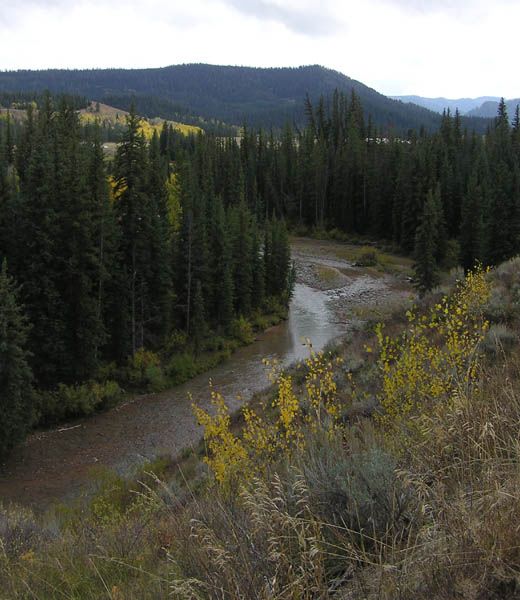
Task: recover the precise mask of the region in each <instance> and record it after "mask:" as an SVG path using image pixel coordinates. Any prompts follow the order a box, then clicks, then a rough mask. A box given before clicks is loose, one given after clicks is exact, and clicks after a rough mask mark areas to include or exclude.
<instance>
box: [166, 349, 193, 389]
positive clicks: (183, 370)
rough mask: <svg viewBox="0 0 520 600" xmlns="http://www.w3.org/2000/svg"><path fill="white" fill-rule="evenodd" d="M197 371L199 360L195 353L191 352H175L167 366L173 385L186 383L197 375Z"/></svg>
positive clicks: (167, 372)
mask: <svg viewBox="0 0 520 600" xmlns="http://www.w3.org/2000/svg"><path fill="white" fill-rule="evenodd" d="M197 373H198V369H197V361H196V359H195V357H194V356H193V354H190V353H189V352H183V353H182V354H174V355H173V356H172V357H171V358H170V361H169V362H168V366H167V367H166V374H167V375H168V377H169V378H170V381H171V383H172V385H179V384H180V383H184V382H185V381H188V379H191V378H192V377H195V375H197Z"/></svg>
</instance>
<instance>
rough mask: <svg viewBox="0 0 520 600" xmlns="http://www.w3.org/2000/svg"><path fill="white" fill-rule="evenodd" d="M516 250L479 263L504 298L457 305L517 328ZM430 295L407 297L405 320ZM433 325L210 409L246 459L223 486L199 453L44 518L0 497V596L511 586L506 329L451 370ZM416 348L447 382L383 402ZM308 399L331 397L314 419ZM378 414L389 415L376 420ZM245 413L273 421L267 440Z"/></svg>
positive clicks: (385, 597) (111, 482) (474, 316)
mask: <svg viewBox="0 0 520 600" xmlns="http://www.w3.org/2000/svg"><path fill="white" fill-rule="evenodd" d="M512 264H514V263H512ZM518 266H519V265H518V263H516V264H514V266H511V264H507V265H504V266H503V267H501V268H500V269H498V270H497V271H496V272H495V273H492V274H491V275H489V276H486V281H487V282H490V283H491V286H492V290H491V291H492V292H493V290H494V289H497V288H498V289H500V290H501V293H500V297H501V298H502V301H503V302H504V304H505V305H506V307H507V310H502V311H501V310H497V309H498V308H499V307H498V306H497V303H498V300H497V298H498V296H497V295H496V294H494V293H491V294H490V296H489V299H486V298H487V296H486V295H485V294H484V295H482V298H484V299H485V302H484V304H483V306H482V310H480V309H479V311H475V306H474V305H472V309H471V310H472V313H471V318H469V319H467V323H468V324H471V327H472V328H473V327H475V326H476V328H475V329H474V330H479V329H478V328H479V327H480V326H481V325H482V323H484V322H485V321H487V320H488V319H491V321H492V326H491V330H493V328H495V330H496V328H497V327H501V328H504V327H507V328H510V329H511V330H513V331H514V330H515V329H516V328H517V327H518V323H519V321H520V310H517V309H516V308H515V307H516V299H517V294H518V290H517V286H518V284H519V282H520V270H519V269H518V268H517V267H518ZM482 282H483V280H480V283H482ZM466 285H467V284H466ZM479 285H480V284H479ZM486 285H487V284H486ZM479 289H480V288H479ZM518 289H520V288H518ZM482 290H484V288H482V289H480V292H479V294H480V293H481V292H482ZM484 291H485V290H484ZM437 304H439V301H438V298H435V299H433V300H432V299H430V300H427V305H428V306H430V307H432V306H433V307H434V309H435V305H437ZM440 306H442V307H444V306H446V305H445V304H443V303H442V302H441V303H440ZM450 306H452V305H450ZM428 310H430V309H429V308H427V309H425V310H424V311H423V312H421V309H419V311H418V313H417V319H419V318H422V315H426V314H427V312H428ZM425 311H426V312H425ZM493 312H494V313H495V314H500V315H501V316H500V317H499V318H494V317H492V316H491V313H493ZM504 315H505V316H504ZM450 318H451V317H450ZM450 318H448V320H447V321H444V325H445V324H446V323H450V322H451V321H450V320H449V319H450ZM414 322H416V321H414ZM424 322H427V323H431V320H427V321H424ZM398 327H399V328H400V329H401V330H402V329H403V327H404V328H405V329H407V328H408V330H409V328H410V323H409V321H408V320H406V319H405V320H403V319H402V317H399V318H397V319H396V321H395V323H393V324H389V327H388V328H387V330H388V331H394V330H395V329H396V328H398ZM439 327H441V325H439ZM442 327H443V326H442ZM442 327H441V328H440V329H435V328H434V327H426V328H425V329H424V330H421V331H424V332H425V338H424V339H423V338H421V344H419V345H417V337H414V336H413V335H408V336H406V335H404V336H401V337H400V338H399V344H400V345H398V346H397V347H394V350H395V353H394V355H393V356H392V359H391V360H390V361H387V360H386V359H384V360H383V362H381V357H378V356H377V352H376V351H375V347H374V348H373V351H372V352H371V353H369V354H366V356H365V363H366V364H365V365H364V367H362V368H361V369H360V370H359V372H358V371H356V373H355V375H354V377H353V378H352V374H349V373H348V372H347V373H346V370H345V366H344V363H342V362H341V361H338V360H336V359H335V360H334V361H332V362H330V363H329V364H327V363H322V362H319V361H318V362H316V361H315V362H314V363H311V364H310V365H308V370H307V372H306V373H304V374H303V375H302V376H301V377H296V376H295V377H293V378H292V379H288V377H287V376H285V375H283V374H279V375H278V376H277V378H276V380H275V383H276V384H277V385H276V386H275V390H274V392H273V394H274V395H273V396H271V397H270V398H269V400H268V401H267V400H265V401H264V411H263V412H262V413H261V414H258V415H257V416H258V419H256V418H255V419H253V421H249V422H250V423H252V425H248V420H247V419H245V420H243V421H242V423H243V427H244V430H243V432H242V434H241V432H240V428H239V427H237V422H236V421H234V420H231V419H230V420H226V419H224V420H223V423H224V422H225V424H226V427H234V429H233V430H231V429H230V430H229V431H228V433H229V435H230V436H231V435H232V436H233V439H234V440H237V443H240V444H241V447H242V448H243V450H244V454H243V455H244V456H245V457H247V460H246V461H245V462H240V465H241V466H240V468H242V469H243V470H244V473H243V475H244V476H241V473H240V469H237V470H233V484H232V485H227V484H229V481H228V480H226V479H221V481H222V483H219V480H218V479H216V478H215V476H214V474H212V472H211V468H212V465H215V464H216V463H215V458H216V457H215V456H212V455H209V456H208V458H209V460H208V461H207V463H208V464H207V466H205V465H204V464H203V463H199V464H198V465H197V466H196V467H194V466H193V464H192V463H193V460H194V455H193V454H192V455H191V456H190V459H189V460H190V461H192V462H190V463H189V477H188V470H187V469H188V463H184V466H183V462H182V461H180V462H179V463H178V466H179V469H180V470H179V473H178V474H177V477H176V478H175V480H173V479H172V478H171V477H170V478H168V477H165V476H161V478H159V477H156V476H153V475H145V474H143V475H142V477H140V478H139V480H140V483H139V482H135V483H134V484H131V483H128V482H123V481H122V480H120V479H119V478H117V477H116V476H110V477H106V478H104V480H103V482H102V484H101V485H100V486H99V490H98V493H97V494H96V496H95V498H94V499H93V500H92V501H91V503H90V504H89V505H87V506H81V507H77V508H75V509H70V508H68V509H62V510H61V511H58V512H57V514H56V515H55V516H54V518H53V519H52V520H49V517H47V521H46V522H42V519H39V518H35V517H34V515H33V514H32V513H30V512H28V511H23V510H20V509H16V508H14V507H4V508H3V509H0V539H1V543H0V597H1V598H4V597H5V598H53V599H54V598H56V599H58V598H69V599H88V600H90V599H94V598H95V599H98V598H111V599H113V600H122V599H125V600H126V599H138V598H139V599H140V598H144V599H147V598H177V599H183V600H184V599H185V600H188V599H190V600H191V599H202V598H204V599H205V598H208V599H215V600H216V599H219V600H220V599H226V600H227V599H229V600H239V599H240V600H242V599H252V600H257V599H258V600H289V599H290V600H296V599H304V600H307V599H308V600H311V599H328V598H334V599H345V600H347V599H349V600H357V599H359V600H361V599H363V600H391V599H392V600H393V599H400V600H426V599H435V600H456V599H460V598H463V599H468V600H469V599H471V600H485V599H495V598H496V599H515V598H520V436H519V432H520V348H519V345H518V340H517V338H516V337H515V338H514V339H513V340H512V341H511V343H510V344H509V345H508V346H507V348H501V347H500V348H499V349H498V350H497V351H494V352H492V353H490V352H489V351H487V349H486V341H485V340H484V341H483V342H482V340H481V338H482V336H480V335H479V336H478V340H477V339H476V338H472V339H471V344H470V345H471V347H472V356H471V357H466V358H467V359H468V360H467V361H462V362H460V361H457V362H456V366H457V368H460V369H461V373H455V372H454V371H453V368H454V367H453V365H454V363H453V361H451V362H450V360H441V359H440V358H439V356H441V358H443V357H445V356H446V353H447V352H448V350H449V348H448V349H447V348H446V346H449V344H452V343H453V339H452V338H451V337H450V336H447V337H446V336H443V335H441V333H442V331H445V329H442ZM479 331H482V330H479ZM458 332H459V333H458V335H463V333H464V332H463V331H462V330H458ZM367 336H368V334H367ZM407 340H408V341H407ZM410 340H411V341H410ZM479 340H480V343H479ZM373 341H374V340H373V337H372V338H371V339H370V338H369V337H367V344H368V343H370V344H373ZM412 342H413V343H412ZM358 343H359V340H358ZM407 344H408V345H407ZM475 344H476V345H477V347H476V348H473V346H474V345H475ZM482 344H483V345H482ZM458 347H459V346H454V348H455V350H456V349H457V348H458ZM468 347H469V346H468ZM414 348H419V350H414ZM485 350H486V351H485ZM347 351H348V349H347ZM414 351H416V352H419V351H420V352H421V354H420V359H421V360H420V364H421V365H422V366H423V367H424V366H425V361H427V360H428V357H432V360H433V361H434V365H435V369H436V371H435V377H440V376H441V375H442V369H443V368H446V369H448V370H449V371H450V372H449V373H448V372H446V376H447V377H448V375H449V382H450V383H449V385H446V386H441V387H437V386H434V388H432V389H433V391H432V390H430V392H431V393H430V392H428V388H427V387H424V386H422V387H420V386H419V388H418V389H419V390H420V393H421V398H420V402H419V401H417V402H414V403H413V404H412V406H411V407H407V408H406V411H402V410H393V408H396V407H395V406H394V405H395V403H399V402H400V401H403V400H402V399H403V398H404V399H406V398H408V396H409V394H408V392H409V389H408V388H407V390H403V391H404V392H406V393H403V394H399V393H398V391H399V390H397V389H396V388H395V387H392V386H390V387H388V386H385V378H388V377H392V376H393V375H394V369H399V368H400V365H402V364H403V363H402V362H400V357H402V356H406V353H407V352H414ZM439 353H440V354H439ZM448 358H449V357H448ZM346 359H347V360H346V361H345V363H348V356H347V357H346ZM407 360H408V359H407ZM405 363H406V361H405ZM385 364H386V365H387V368H386V369H385V368H383V369H377V368H376V366H377V365H379V366H384V365H385ZM406 364H407V363H406ZM463 368H466V369H471V377H467V376H464V374H463ZM400 376H401V375H400ZM320 378H321V379H320ZM344 378H346V382H343V383H342V382H341V381H340V380H342V379H344ZM404 381H405V383H407V382H408V383H410V381H412V380H408V379H404ZM288 382H290V387H289V384H288ZM408 383H407V385H408ZM412 383H413V385H414V386H415V385H416V384H417V382H416V381H415V380H413V381H412ZM366 389H368V390H369V391H370V398H371V399H372V401H373V398H374V397H377V398H379V400H380V403H379V405H378V406H376V412H379V414H380V415H381V416H383V412H382V411H383V410H384V409H385V406H389V407H390V408H391V409H392V410H388V409H387V410H386V413H385V415H384V416H385V418H384V419H382V418H376V419H374V418H366V417H364V416H363V415H362V413H361V411H357V412H352V411H351V412H349V407H351V406H352V403H353V402H354V400H355V398H356V397H357V398H362V397H363V394H364V390H366ZM388 389H389V390H391V394H390V396H387V397H385V390H388ZM331 400H333V403H332V404H331V403H330V402H331ZM390 401H391V403H394V404H391V403H390V404H389V402H390ZM320 402H329V406H332V407H334V410H333V411H332V412H331V414H330V415H328V416H327V417H326V418H323V414H324V413H323V406H322V405H320ZM260 404H261V403H260ZM336 406H338V410H336V408H335V407H336ZM397 408H398V407H397ZM257 409H258V407H257ZM287 411H289V412H287ZM343 414H348V415H349V416H348V417H347V418H343V417H342V415H343ZM393 415H394V418H395V419H396V421H395V423H394V425H396V426H393V427H389V426H388V425H389V423H388V420H389V419H392V418H393V417H392V416H393ZM395 415H398V417H399V418H397V417H395ZM249 416H250V419H251V418H252V416H251V413H250V414H249ZM289 417H290V418H289ZM208 418H210V416H209V415H208ZM403 418H405V419H406V423H405V425H406V426H403ZM248 426H249V427H250V428H251V427H253V426H254V427H253V429H249V430H248ZM259 427H260V428H261V427H265V428H266V431H268V433H269V435H270V436H271V437H269V438H268V440H269V443H270V446H269V448H272V450H270V451H269V453H268V454H267V455H266V454H265V453H262V452H263V450H262V449H263V448H264V447H263V446H262V447H260V446H258V443H259V441H261V440H262V439H266V438H262V437H261V436H260V433H261V430H260V429H258V428H259ZM248 431H249V432H250V433H251V432H254V433H255V435H256V437H255V436H253V437H250V438H248V437H247V432H248ZM287 432H289V434H290V435H289V437H287V435H286V434H287ZM244 434H246V435H245V437H244ZM219 439H220V438H219ZM288 439H290V440H292V441H291V443H289V442H288V441H287V440H288ZM248 440H249V441H248ZM251 440H253V441H254V443H253V445H252V446H251V445H250V444H251V443H252V442H251ZM255 440H256V441H255ZM248 444H249V445H248ZM255 444H256V445H255ZM215 448H217V449H218V444H217V446H215ZM259 450H262V452H260V451H259ZM223 456H225V454H223V455H221V456H220V459H222V457H223ZM265 456H268V457H269V460H264V459H265ZM217 458H218V457H217ZM244 460H245V459H244ZM255 461H260V463H261V464H256V465H255V464H254V463H255ZM245 469H247V472H245ZM161 471H162V472H164V468H163V467H161ZM224 481H226V482H227V484H226V485H223V482H224Z"/></svg>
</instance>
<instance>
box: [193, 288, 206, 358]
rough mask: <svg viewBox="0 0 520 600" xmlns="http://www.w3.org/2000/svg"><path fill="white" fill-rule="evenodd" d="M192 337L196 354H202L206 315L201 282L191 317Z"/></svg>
mask: <svg viewBox="0 0 520 600" xmlns="http://www.w3.org/2000/svg"><path fill="white" fill-rule="evenodd" d="M191 319H192V320H191V327H190V331H191V337H192V339H193V346H194V349H195V354H196V355H198V354H200V352H201V350H202V343H203V341H204V337H205V335H206V314H205V310H204V296H203V295H202V284H201V283H200V281H198V280H197V281H196V283H195V294H194V297H193V312H192V317H191Z"/></svg>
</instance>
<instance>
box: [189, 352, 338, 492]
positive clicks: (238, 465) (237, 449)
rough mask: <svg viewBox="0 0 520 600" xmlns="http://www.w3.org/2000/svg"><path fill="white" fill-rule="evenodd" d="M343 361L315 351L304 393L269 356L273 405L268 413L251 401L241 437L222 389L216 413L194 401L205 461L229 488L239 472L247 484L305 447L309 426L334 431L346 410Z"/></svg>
mask: <svg viewBox="0 0 520 600" xmlns="http://www.w3.org/2000/svg"><path fill="white" fill-rule="evenodd" d="M338 362H340V359H333V358H332V357H330V356H329V355H326V354H325V353H323V352H313V351H311V355H310V357H309V358H308V359H307V360H306V361H305V366H306V369H307V373H306V376H305V385H304V389H305V393H303V394H298V393H296V391H295V385H294V381H293V378H292V376H291V375H290V374H288V373H286V372H284V371H283V369H282V368H281V367H280V365H279V364H278V363H276V362H270V361H267V360H265V361H264V364H265V365H266V366H267V367H269V369H270V372H269V378H270V380H271V382H272V383H273V384H275V386H276V396H275V398H274V400H272V402H271V403H270V405H269V406H267V405H265V404H263V405H262V415H260V414H258V413H257V412H255V411H254V410H253V409H252V408H250V407H248V406H246V407H244V408H243V409H242V414H243V417H244V427H243V430H242V432H241V436H238V435H235V434H234V433H233V432H232V431H231V417H230V414H229V409H228V407H227V405H226V403H225V401H224V399H223V397H222V395H221V394H219V393H217V392H215V391H214V390H212V391H211V402H212V404H213V406H214V408H215V414H214V415H211V414H210V413H208V412H207V411H205V410H203V409H202V408H200V407H198V406H195V405H194V406H193V410H194V412H195V416H196V417H197V420H198V422H199V424H200V425H202V426H203V427H204V439H205V442H206V446H207V456H206V457H205V459H204V460H205V462H206V463H207V464H208V465H209V467H210V469H211V471H212V472H213V474H214V476H215V479H216V480H217V481H218V482H219V483H220V484H222V486H223V487H224V488H226V487H229V486H230V485H231V484H232V482H233V481H235V476H237V475H239V478H240V481H241V482H244V483H245V482H247V481H248V480H250V479H251V478H252V477H254V476H257V475H262V474H264V473H265V470H266V468H267V467H268V466H269V465H270V464H271V463H272V462H273V460H274V459H276V458H279V457H281V456H289V455H290V454H291V453H292V451H293V450H295V449H297V448H300V449H301V448H302V447H303V446H304V444H305V432H306V431H307V430H309V429H310V430H316V429H318V428H322V429H325V430H327V431H331V430H332V429H334V428H336V427H337V426H338V423H339V416H340V410H339V401H338V390H337V384H336V382H335V379H334V364H337V363H338Z"/></svg>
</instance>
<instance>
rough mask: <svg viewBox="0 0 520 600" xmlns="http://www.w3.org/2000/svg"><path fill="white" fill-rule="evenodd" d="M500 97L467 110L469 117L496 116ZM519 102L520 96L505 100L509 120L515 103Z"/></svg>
mask: <svg viewBox="0 0 520 600" xmlns="http://www.w3.org/2000/svg"><path fill="white" fill-rule="evenodd" d="M499 100H500V98H498V99H497V100H493V101H488V102H484V103H483V104H482V105H481V106H478V107H476V108H474V109H473V110H470V111H469V112H468V116H470V117H484V118H486V119H489V118H493V117H496V116H497V111H498V102H499ZM518 104H520V98H514V99H512V100H506V106H507V112H508V114H509V117H510V119H511V120H513V117H514V116H515V110H516V107H517V105H518Z"/></svg>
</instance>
